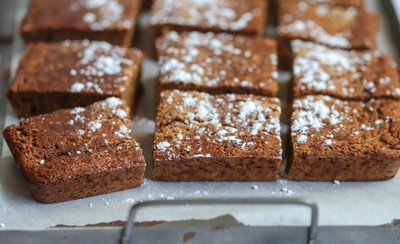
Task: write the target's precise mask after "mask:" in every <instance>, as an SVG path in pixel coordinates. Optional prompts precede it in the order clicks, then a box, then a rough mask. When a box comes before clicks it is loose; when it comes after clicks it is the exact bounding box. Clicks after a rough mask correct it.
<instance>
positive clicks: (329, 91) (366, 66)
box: [291, 40, 400, 101]
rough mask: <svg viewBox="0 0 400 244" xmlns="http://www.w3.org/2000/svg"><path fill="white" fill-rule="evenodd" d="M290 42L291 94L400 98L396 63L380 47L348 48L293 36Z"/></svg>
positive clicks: (357, 98) (361, 98)
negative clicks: (375, 49)
mask: <svg viewBox="0 0 400 244" xmlns="http://www.w3.org/2000/svg"><path fill="white" fill-rule="evenodd" d="M291 46H292V50H293V54H294V63H293V90H294V97H301V96H305V95H329V96H332V97H336V98H340V99H343V100H359V101H360V100H361V101H367V100H369V99H371V98H375V99H378V98H389V99H396V100H398V99H399V98H400V82H399V76H398V74H397V72H396V64H395V63H394V62H393V60H392V59H391V58H390V57H389V56H387V55H385V54H382V53H381V52H380V51H371V50H364V51H355V50H351V51H348V50H341V49H338V48H336V49H334V48H329V47H327V46H324V45H320V44H316V43H312V42H303V41H301V40H293V41H292V42H291Z"/></svg>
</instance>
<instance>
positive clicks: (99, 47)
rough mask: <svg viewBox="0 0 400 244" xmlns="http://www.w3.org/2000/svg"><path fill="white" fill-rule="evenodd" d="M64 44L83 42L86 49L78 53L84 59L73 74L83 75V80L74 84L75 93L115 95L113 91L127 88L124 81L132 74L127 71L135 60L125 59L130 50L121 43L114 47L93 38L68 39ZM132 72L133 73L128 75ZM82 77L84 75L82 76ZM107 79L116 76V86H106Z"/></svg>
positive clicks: (114, 81)
mask: <svg viewBox="0 0 400 244" xmlns="http://www.w3.org/2000/svg"><path fill="white" fill-rule="evenodd" d="M64 45H81V46H83V47H84V49H83V50H82V51H81V52H79V53H78V58H79V59H80V60H79V61H78V63H77V64H76V65H75V67H79V69H76V68H75V69H71V70H70V75H71V76H73V77H75V76H77V75H78V74H79V75H80V77H79V78H80V79H79V81H76V82H75V83H74V84H72V86H71V92H73V93H79V92H83V91H86V92H95V93H99V94H110V95H112V94H114V93H113V90H116V91H120V92H121V91H122V92H123V91H124V90H125V88H124V83H125V81H127V80H128V79H130V77H129V76H128V75H132V73H131V71H127V70H128V69H127V68H128V67H129V66H132V65H133V64H134V62H133V61H132V60H131V59H128V58H125V57H126V56H127V50H126V49H124V48H120V47H118V46H112V45H111V44H109V43H107V42H101V41H92V42H89V41H88V40H83V41H73V42H70V41H66V42H64ZM138 55H139V54H138ZM128 73H129V74H128ZM81 77H82V78H81ZM105 79H107V80H110V79H112V83H113V84H112V86H111V87H109V86H106V84H105Z"/></svg>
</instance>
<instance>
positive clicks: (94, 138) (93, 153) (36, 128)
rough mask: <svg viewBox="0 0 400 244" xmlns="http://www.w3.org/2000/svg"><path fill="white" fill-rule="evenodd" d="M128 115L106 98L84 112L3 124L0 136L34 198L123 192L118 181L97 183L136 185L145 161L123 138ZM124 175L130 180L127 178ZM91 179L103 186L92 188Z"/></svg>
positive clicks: (119, 102) (131, 142)
mask: <svg viewBox="0 0 400 244" xmlns="http://www.w3.org/2000/svg"><path fill="white" fill-rule="evenodd" d="M128 115H129V108H128V107H127V106H126V104H125V103H124V102H123V101H122V100H120V99H118V98H108V99H106V100H105V101H102V102H98V103H95V104H93V105H90V106H88V107H85V108H75V109H72V110H59V111H55V112H53V113H50V114H45V115H41V116H36V117H32V118H29V119H27V120H23V121H21V122H20V125H19V126H15V125H11V126H8V127H7V128H6V129H5V130H4V131H3V136H4V138H5V140H6V142H7V144H8V146H9V147H10V150H11V152H12V154H13V156H14V158H15V161H16V162H17V164H18V167H19V168H20V170H21V172H22V174H23V175H24V177H25V179H26V180H27V182H28V184H29V186H30V188H31V189H32V192H33V194H34V196H35V198H36V199H38V200H39V201H42V202H57V201H66V200H71V199H74V198H75V197H77V198H82V197H87V196H92V195H97V194H101V193H105V192H111V191H114V189H120V190H121V189H126V186H123V185H120V183H118V182H116V183H113V184H103V183H107V182H112V181H114V180H116V179H118V178H119V176H118V175H120V176H121V177H120V178H121V180H125V181H129V182H130V183H129V184H128V185H129V186H131V187H133V186H134V185H135V186H137V183H138V182H141V178H142V176H143V173H144V168H145V162H144V158H143V155H142V150H141V149H140V148H139V145H138V144H137V143H136V141H135V140H133V139H132V138H131V137H130V135H129V133H130V130H131V125H130V119H129V117H128ZM126 172H130V174H129V175H130V176H129V177H132V176H135V177H136V178H134V179H129V178H127V177H128V175H125V174H126ZM101 175H103V176H104V177H103V181H101V179H100V178H99V176H101ZM95 179H96V180H95ZM92 180H95V182H98V183H99V184H100V183H101V182H103V183H101V185H102V186H103V187H102V188H101V189H100V188H99V189H97V188H94V189H93V188H92V187H94V186H95V185H93V184H94V182H93V181H92ZM77 182H79V183H80V184H81V189H80V190H81V191H79V192H75V191H76V189H77V187H78V186H77ZM67 186H71V187H72V186H73V188H69V187H67ZM96 187H98V186H96ZM55 189H57V190H55ZM95 189H96V190H95ZM51 193H52V194H51ZM57 199H58V200H57Z"/></svg>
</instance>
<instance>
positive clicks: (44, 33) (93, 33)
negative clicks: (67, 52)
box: [19, 0, 141, 47]
mask: <svg viewBox="0 0 400 244" xmlns="http://www.w3.org/2000/svg"><path fill="white" fill-rule="evenodd" d="M140 3H141V0H101V1H98V0H57V1H54V0H33V1H32V3H31V6H30V8H29V10H28V13H27V15H26V16H25V18H24V19H23V20H22V22H21V24H20V27H19V33H20V35H22V37H23V38H24V40H25V42H36V41H45V42H58V41H62V40H83V39H88V40H97V41H106V42H109V43H111V44H113V45H119V46H123V47H130V46H131V42H132V38H133V34H134V31H135V24H136V18H137V15H138V11H139V10H140Z"/></svg>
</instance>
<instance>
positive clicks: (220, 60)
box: [156, 31, 278, 97]
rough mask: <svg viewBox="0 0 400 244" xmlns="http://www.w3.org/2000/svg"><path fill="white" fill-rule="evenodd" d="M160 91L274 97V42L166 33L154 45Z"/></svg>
mask: <svg viewBox="0 0 400 244" xmlns="http://www.w3.org/2000/svg"><path fill="white" fill-rule="evenodd" d="M156 48H157V54H158V61H159V65H160V82H159V85H158V89H159V90H160V91H162V90H171V89H179V90H197V91H202V92H207V93H210V94H223V93H236V94H255V95H265V96H271V97H275V96H276V94H277V92H278V82H277V78H278V70H277V63H278V61H277V50H276V41H275V40H273V39H264V38H260V37H249V36H234V35H230V34H226V33H220V34H214V33H211V32H209V33H206V34H203V33H199V32H185V33H183V34H178V33H177V32H175V31H172V32H169V33H168V34H166V35H165V36H163V37H160V38H158V39H157V41H156Z"/></svg>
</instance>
